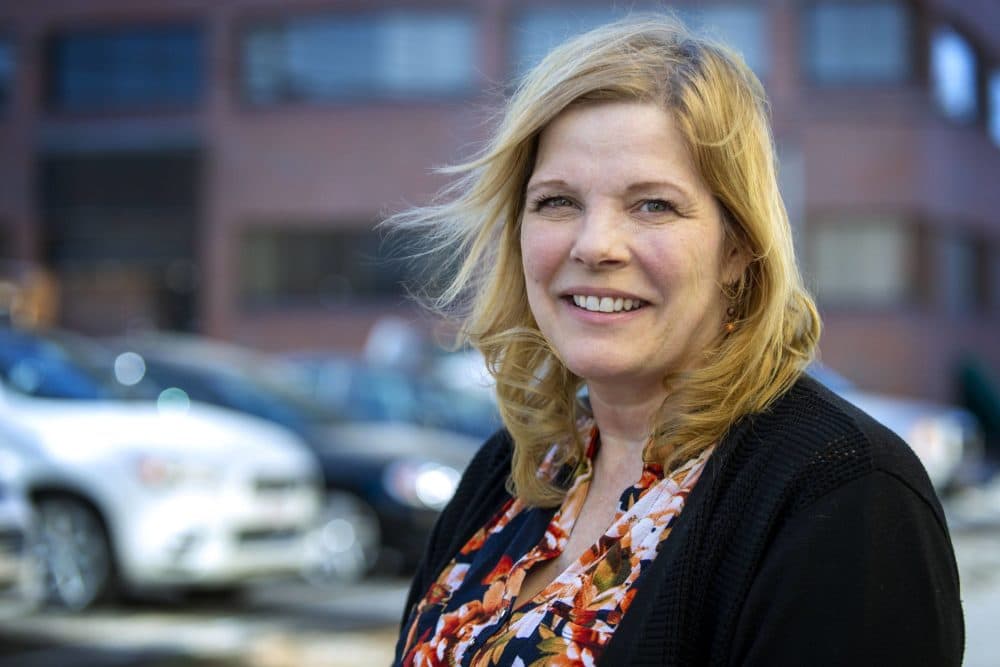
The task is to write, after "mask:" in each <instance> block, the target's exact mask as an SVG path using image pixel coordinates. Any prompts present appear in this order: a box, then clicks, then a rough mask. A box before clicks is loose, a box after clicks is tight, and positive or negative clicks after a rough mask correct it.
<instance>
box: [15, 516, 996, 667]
mask: <svg viewBox="0 0 1000 667" xmlns="http://www.w3.org/2000/svg"><path fill="white" fill-rule="evenodd" d="M954 541H955V548H956V551H957V554H958V559H959V567H960V569H961V572H962V585H963V597H964V603H965V611H966V626H967V634H968V643H967V649H966V660H965V665H966V667H995V665H997V664H998V662H1000V641H998V639H997V637H996V626H997V622H998V619H1000V524H996V523H993V522H982V521H970V522H965V523H962V524H961V525H957V526H956V528H955V532H954ZM405 591H406V582H405V581H404V580H402V579H375V580H370V581H367V582H364V583H363V584H353V585H342V586H331V587H322V588H321V587H315V586H310V585H308V584H304V583H299V582H285V583H280V584H269V585H262V586H259V587H257V588H255V589H253V590H251V591H250V592H249V593H248V594H246V595H245V596H243V597H242V598H239V599H230V600H219V599H214V600H213V599H197V598H196V599H193V600H187V601H180V600H145V601H141V602H136V601H132V602H128V603H124V604H118V605H115V606H110V607H104V608H102V609H98V610H96V611H92V612H87V613H82V614H74V613H68V612H66V613H52V612H48V613H25V612H24V610H21V609H18V608H17V606H16V605H14V604H11V603H7V604H6V605H5V606H4V607H3V609H2V614H3V616H2V618H0V628H2V629H0V646H2V647H3V648H0V665H3V666H4V667H6V666H7V665H10V666H11V667H13V666H15V665H16V666H17V667H33V666H34V665H39V666H41V665H45V666H46V667H47V666H50V665H59V666H60V667H76V666H80V667H83V666H84V665H86V666H87V667H131V666H136V667H138V666H140V665H141V666H142V667H182V666H183V667H230V666H232V667H236V666H240V667H286V666H287V667H291V666H293V665H294V666H301V667H311V666H314V665H315V666H317V667H318V666H319V665H325V666H332V667H338V666H341V665H345V666H346V665H386V664H388V663H389V662H390V660H391V659H392V649H393V643H394V641H395V632H396V623H397V622H398V615H399V610H400V608H401V606H402V604H403V600H404V596H405Z"/></svg>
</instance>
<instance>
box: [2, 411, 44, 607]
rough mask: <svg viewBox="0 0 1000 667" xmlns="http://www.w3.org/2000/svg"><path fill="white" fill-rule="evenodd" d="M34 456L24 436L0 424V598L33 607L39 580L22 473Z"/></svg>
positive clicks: (32, 523)
mask: <svg viewBox="0 0 1000 667" xmlns="http://www.w3.org/2000/svg"><path fill="white" fill-rule="evenodd" d="M36 456H37V452H36V450H35V448H34V446H33V444H32V442H31V440H30V438H27V437H24V435H23V434H20V433H17V432H16V431H15V430H14V429H10V428H8V427H7V425H6V424H3V423H0V597H2V598H3V599H4V600H5V601H8V602H10V601H18V602H21V603H27V604H29V605H34V604H36V603H37V601H38V597H39V584H40V580H39V577H38V575H37V571H36V570H35V568H34V565H35V563H34V561H33V560H32V558H31V557H30V550H31V545H32V544H33V541H34V521H33V515H32V511H31V506H30V503H29V501H28V496H27V494H26V493H25V489H24V485H23V479H24V478H23V472H24V470H25V469H26V467H27V466H29V465H30V464H31V461H32V460H34V458H35V457H36Z"/></svg>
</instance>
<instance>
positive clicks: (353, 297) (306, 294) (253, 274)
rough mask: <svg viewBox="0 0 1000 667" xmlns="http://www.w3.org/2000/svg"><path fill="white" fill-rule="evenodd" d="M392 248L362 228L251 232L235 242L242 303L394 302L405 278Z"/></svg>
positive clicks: (283, 228) (404, 268)
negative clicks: (238, 257) (237, 253)
mask: <svg viewBox="0 0 1000 667" xmlns="http://www.w3.org/2000/svg"><path fill="white" fill-rule="evenodd" d="M397 244H398V241H394V240H392V239H391V238H390V239H388V240H386V239H384V238H383V237H381V236H380V235H379V234H378V233H376V232H374V231H372V230H371V229H368V228H364V229H357V228H311V227H309V228H306V227H300V228H294V227H287V226H280V227H279V226H275V227H258V228H251V229H249V230H247V231H245V232H244V234H243V238H242V241H241V255H240V271H241V278H240V285H241V296H242V300H243V303H245V304H246V305H248V306H251V307H253V306H282V305H290V306H310V307H314V306H323V305H335V304H338V303H355V304H356V303H358V301H360V300H365V301H369V300H372V299H374V300H378V301H381V302H386V301H390V302H394V301H399V300H400V299H401V298H402V297H403V296H404V294H405V287H404V282H405V281H406V279H407V277H408V276H409V275H410V274H409V272H408V266H409V265H408V264H407V263H406V262H405V261H403V260H402V259H401V251H400V250H399V245H397Z"/></svg>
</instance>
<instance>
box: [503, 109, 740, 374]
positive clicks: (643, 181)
mask: <svg viewBox="0 0 1000 667" xmlns="http://www.w3.org/2000/svg"><path fill="white" fill-rule="evenodd" d="M729 246H730V244H728V243H726V242H725V240H724V231H723V222H722V214H721V210H720V207H719V205H718V204H717V202H716V201H715V199H714V197H713V196H712V193H711V192H710V191H709V189H708V186H707V185H706V184H705V182H704V181H703V179H702V177H701V174H700V173H699V172H698V170H697V168H696V167H695V164H694V162H693V160H692V158H691V155H690V154H689V151H688V150H687V147H686V145H685V143H684V140H683V137H682V135H681V134H680V131H679V130H678V128H677V127H676V124H675V122H674V119H673V116H672V115H671V114H669V113H667V112H665V111H663V110H662V109H660V108H659V107H657V106H655V105H653V104H646V103H638V102H636V103H632V102H612V103H599V104H592V105H584V106H579V107H572V108H570V109H568V110H567V111H565V112H563V113H562V114H561V115H559V116H558V117H556V118H555V120H553V121H552V122H551V123H550V124H549V125H548V126H547V127H546V129H545V130H544V131H543V132H542V134H541V136H540V138H539V144H538V153H537V159H536V163H535V169H534V172H533V174H532V176H531V178H530V180H529V181H528V185H527V188H526V203H525V212H524V217H523V219H522V224H521V253H522V259H523V266H524V276H525V282H526V286H527V293H528V303H529V305H530V307H531V312H532V313H533V314H534V316H535V320H536V321H537V323H538V326H539V328H540V329H541V331H542V333H543V334H544V335H545V336H546V338H547V339H548V340H549V342H550V343H551V344H552V345H553V346H554V348H555V350H556V351H557V353H558V355H559V357H560V358H561V359H562V361H563V363H565V364H566V366H567V367H568V368H569V369H570V370H571V371H573V372H574V373H576V374H577V375H579V376H580V377H582V378H584V379H585V380H587V381H588V383H589V384H590V386H591V391H593V390H594V389H595V385H598V386H599V385H600V384H601V383H605V384H607V385H609V386H611V385H615V384H622V385H624V386H628V387H631V388H632V389H633V390H636V391H642V390H644V388H647V387H650V388H653V390H655V391H662V390H661V389H660V387H661V384H662V378H663V377H664V375H665V374H666V373H668V372H671V371H677V370H688V369H691V368H693V367H696V366H697V365H698V364H699V355H700V353H701V352H702V351H703V350H704V349H705V348H706V346H708V345H709V344H710V342H711V341H712V340H713V339H715V338H716V337H717V336H718V335H719V334H720V331H721V330H722V327H723V325H724V318H725V311H726V307H727V304H726V303H725V300H724V297H723V293H722V290H721V285H722V284H725V283H730V282H733V281H734V280H735V279H736V278H737V277H738V276H739V273H740V271H741V269H742V268H743V266H742V262H741V261H740V256H741V255H740V253H739V251H738V250H736V249H734V248H730V247H729Z"/></svg>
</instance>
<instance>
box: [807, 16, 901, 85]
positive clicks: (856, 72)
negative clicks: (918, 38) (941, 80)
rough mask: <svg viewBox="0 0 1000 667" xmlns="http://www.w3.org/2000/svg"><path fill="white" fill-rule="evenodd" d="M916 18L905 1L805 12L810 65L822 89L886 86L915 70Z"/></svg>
mask: <svg viewBox="0 0 1000 667" xmlns="http://www.w3.org/2000/svg"><path fill="white" fill-rule="evenodd" d="M912 30H913V28H912V19H911V16H910V13H909V11H908V10H907V8H906V6H905V5H903V4H902V3H900V2H852V3H844V2H817V3H816V4H813V5H811V6H809V7H808V8H807V9H806V13H805V30H804V31H803V32H804V34H805V42H804V45H805V63H806V68H807V71H808V74H809V77H810V78H811V79H812V80H813V81H814V82H815V83H817V84H820V85H842V84H883V83H894V82H901V81H905V80H907V79H908V78H909V77H910V75H911V71H912V62H911V60H912V55H911V52H912V46H911V35H912Z"/></svg>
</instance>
